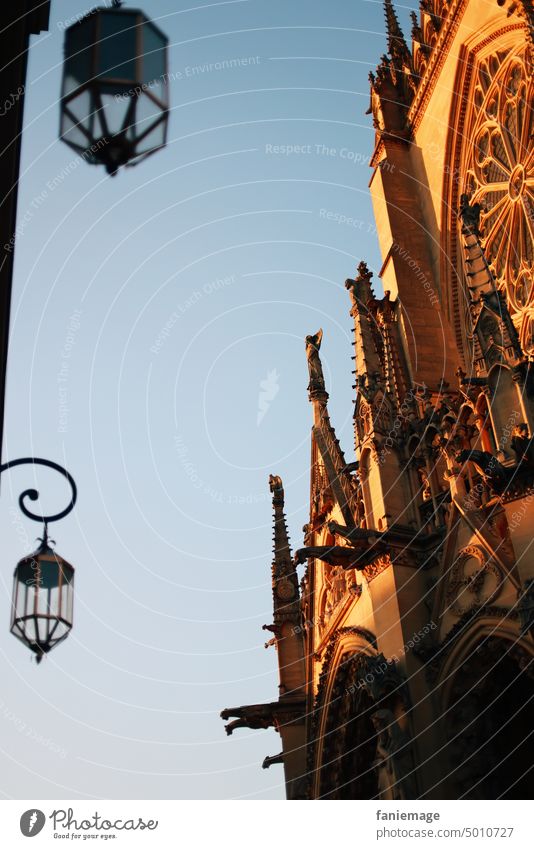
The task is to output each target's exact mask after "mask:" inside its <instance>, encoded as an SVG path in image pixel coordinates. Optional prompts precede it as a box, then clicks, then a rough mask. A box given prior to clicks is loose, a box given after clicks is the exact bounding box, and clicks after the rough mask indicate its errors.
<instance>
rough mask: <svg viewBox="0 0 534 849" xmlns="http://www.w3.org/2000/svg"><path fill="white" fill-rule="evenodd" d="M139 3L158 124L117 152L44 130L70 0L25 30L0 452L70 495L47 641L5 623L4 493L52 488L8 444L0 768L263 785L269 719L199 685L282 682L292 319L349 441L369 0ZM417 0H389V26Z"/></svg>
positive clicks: (368, 232) (30, 781)
mask: <svg viewBox="0 0 534 849" xmlns="http://www.w3.org/2000/svg"><path fill="white" fill-rule="evenodd" d="M140 5H141V6H142V7H143V9H144V11H145V12H146V13H147V14H148V15H149V16H150V17H152V18H153V19H154V20H155V21H156V22H157V23H158V24H159V26H160V28H161V29H163V30H164V31H165V32H166V33H167V35H168V36H169V39H170V72H171V75H173V77H174V78H173V80H172V82H171V102H172V111H171V118H170V131H169V144H168V146H167V148H166V149H165V150H164V151H162V152H159V153H158V154H156V155H155V156H153V157H152V158H151V159H149V160H147V161H146V162H144V163H142V164H141V165H139V166H138V167H136V168H132V169H128V170H123V171H121V172H120V173H119V174H118V176H117V177H115V178H110V177H108V176H107V175H106V174H105V172H104V170H103V169H99V168H95V167H91V166H89V165H88V164H86V163H85V162H81V161H80V160H79V159H76V157H75V156H74V154H73V151H71V150H70V149H69V148H68V147H66V146H65V145H64V144H62V143H60V142H59V141H58V138H57V132H58V125H59V108H58V96H59V91H60V79H61V62H62V42H63V31H64V28H65V26H66V25H68V24H69V23H70V22H71V21H72V19H73V17H74V16H76V15H78V14H80V13H83V12H84V11H87V9H88V8H90V6H91V3H89V2H87V1H86V2H82V0H52V18H51V22H50V30H49V32H48V33H43V34H42V35H41V36H40V37H37V38H34V40H33V42H32V46H31V50H30V60H29V72H28V88H27V93H26V115H25V131H24V136H23V155H22V168H21V180H20V193H19V238H18V241H17V246H16V265H15V286H14V301H13V311H12V326H11V343H10V354H9V368H8V391H7V399H6V401H7V404H6V410H7V412H6V433H5V444H4V455H3V459H4V460H5V459H13V458H15V457H19V456H27V455H29V454H34V455H37V456H43V457H46V458H48V459H51V460H55V461H56V462H60V463H63V464H65V465H66V466H67V467H68V469H69V470H70V471H71V473H72V474H73V475H74V477H75V478H76V481H77V483H78V486H79V502H78V505H77V507H76V510H75V512H74V513H72V514H71V515H70V516H69V517H68V518H67V519H65V520H63V521H62V522H60V523H58V524H57V525H54V526H52V527H51V531H53V533H52V537H53V538H54V539H55V540H56V541H57V546H56V547H57V550H58V552H59V553H61V554H62V555H63V556H64V557H66V558H67V559H68V560H70V561H71V562H72V563H73V565H74V566H75V568H76V595H75V625H74V629H73V631H72V633H71V635H70V637H69V638H68V640H67V641H66V642H65V643H64V644H63V645H61V646H60V647H58V648H57V650H55V651H54V652H52V653H51V654H50V655H49V656H48V657H47V658H46V659H45V660H44V661H43V662H42V664H41V665H40V666H37V665H36V664H35V663H34V662H31V661H30V652H29V651H28V650H27V649H26V648H25V647H24V646H23V645H22V644H21V643H19V642H18V641H16V640H15V638H14V637H12V636H11V635H10V634H9V632H8V621H9V611H10V595H11V580H12V571H13V567H14V565H15V563H16V562H17V561H18V560H19V559H20V558H21V557H22V556H23V555H24V554H26V553H27V552H28V551H29V550H31V549H32V548H33V546H34V538H35V537H36V536H37V535H38V534H39V532H40V529H39V526H38V525H36V524H34V523H32V522H30V521H27V520H26V519H24V518H23V517H22V516H21V514H20V513H19V512H18V508H17V497H18V494H19V493H20V492H21V491H22V490H23V489H25V488H27V487H31V486H33V485H36V486H37V488H40V489H41V490H42V492H43V496H44V498H43V503H44V506H45V508H46V509H49V510H50V511H54V510H56V509H61V508H62V507H63V506H64V504H65V503H66V501H65V499H66V498H67V497H68V496H67V490H66V487H65V488H64V487H63V485H62V481H61V479H60V480H57V479H56V478H57V476H56V475H54V474H53V473H52V472H47V471H45V470H43V471H41V470H39V472H38V473H35V472H34V470H33V469H32V468H30V467H26V468H22V469H16V470H15V471H13V472H12V473H11V474H9V475H8V474H6V475H4V476H3V481H2V510H1V513H0V523H1V534H2V540H3V546H2V550H3V555H4V556H3V560H2V568H1V584H0V587H1V592H2V599H1V605H2V610H3V613H2V621H3V622H4V625H3V627H2V628H1V629H0V651H1V652H2V657H3V675H2V688H1V690H0V746H1V753H0V756H1V758H2V767H3V768H2V784H1V792H2V794H3V796H4V797H6V798H27V799H31V798H34V799H39V798H49V799H61V798H64V799H65V798H78V797H79V798H91V797H95V798H155V799H158V798H160V799H169V798H201V799H212V798H219V799H220V798H264V799H269V798H275V799H276V798H282V797H283V795H284V788H283V773H282V768H281V767H280V766H274V767H271V769H269V770H262V769H261V762H262V760H263V758H264V756H265V755H274V754H277V753H278V752H279V751H280V739H279V737H278V735H277V734H275V733H274V731H247V730H238V731H237V732H235V733H234V735H233V736H232V737H231V738H226V735H225V734H224V730H223V723H222V721H221V720H220V718H219V712H220V710H221V709H222V708H225V707H233V706H237V705H242V704H249V703H251V704H252V703H256V702H261V701H270V700H273V699H275V698H276V697H277V693H278V690H277V673H276V655H275V651H274V649H272V648H271V649H269V650H267V651H266V650H265V649H264V647H263V645H264V642H265V640H266V639H267V638H268V637H269V636H270V635H269V634H266V633H265V632H264V631H262V630H261V626H262V624H264V623H269V622H271V617H272V606H271V600H272V596H271V587H270V562H271V506H270V493H269V489H268V476H269V474H270V473H276V474H279V475H281V476H282V478H283V481H284V485H285V491H286V511H287V514H288V523H289V527H290V531H291V537H292V543H293V545H294V547H298V545H300V544H301V542H302V531H301V529H302V525H303V524H304V523H305V522H306V520H307V513H308V495H309V451H310V448H309V436H310V427H311V413H310V407H309V403H308V400H307V393H306V385H307V369H306V360H305V354H304V341H303V340H304V336H305V335H306V334H308V333H314V332H315V331H317V330H318V328H319V327H320V326H322V327H323V329H324V340H323V347H322V353H323V362H324V366H325V373H326V375H327V380H328V388H329V391H330V394H331V404H330V411H331V416H332V419H333V422H334V424H335V426H336V428H337V432H338V436H339V437H340V438H341V439H342V444H343V447H344V448H345V452H346V455H347V458H348V460H350V459H352V445H353V437H352V421H351V415H352V400H353V397H354V393H353V391H352V389H351V385H352V383H353V376H352V374H351V369H352V361H351V359H350V357H351V354H352V351H351V340H352V335H351V333H350V324H351V320H350V318H349V315H348V308H349V299H348V295H347V293H346V291H345V288H344V281H345V279H346V278H347V277H349V276H354V272H355V268H356V265H357V263H358V262H359V260H360V259H362V258H365V259H367V261H368V263H369V265H370V267H371V268H373V269H374V270H375V272H376V271H378V269H379V267H380V257H379V253H378V248H377V241H376V237H375V234H374V221H373V216H372V211H371V203H370V198H369V195H368V182H369V179H370V177H371V171H370V169H369V167H368V159H369V155H370V153H371V151H372V146H373V137H374V133H373V130H372V126H371V119H370V117H369V116H366V115H365V112H366V110H367V108H368V106H369V87H368V81H367V76H368V73H369V71H370V70H371V69H373V68H374V67H375V66H376V64H377V62H378V61H379V57H380V55H381V54H382V53H383V52H384V50H385V37H384V24H383V13H382V3H381V2H374V0H329V2H324V0H290V2H288V0H228V1H227V2H213V3H198V4H197V3H194V4H192V3H190V2H182V0H154V2H148V0H146V2H144V3H142V4H140ZM416 6H417V3H416V0H410V2H405V3H404V4H400V3H399V4H398V9H399V17H400V19H401V22H402V23H403V24H404V27H405V32H407V34H409V22H408V14H409V10H410V9H413V8H416ZM224 60H239V61H237V62H233V63H228V62H227V63H226V65H225V66H224V67H222V68H221V66H220V64H219V65H218V64H217V63H223V62H224ZM245 60H246V61H245ZM229 64H231V65H232V67H229V66H228V65H229ZM210 66H211V67H210ZM288 146H291V147H293V149H294V148H295V147H296V146H297V147H299V149H298V150H297V151H295V150H294V152H292V153H291V152H288ZM329 213H330V214H329ZM346 219H352V221H347V220H346Z"/></svg>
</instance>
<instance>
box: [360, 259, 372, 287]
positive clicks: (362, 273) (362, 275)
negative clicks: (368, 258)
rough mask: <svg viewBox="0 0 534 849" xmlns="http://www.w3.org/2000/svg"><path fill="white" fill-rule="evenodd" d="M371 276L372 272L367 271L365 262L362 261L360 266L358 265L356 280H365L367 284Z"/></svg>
mask: <svg viewBox="0 0 534 849" xmlns="http://www.w3.org/2000/svg"><path fill="white" fill-rule="evenodd" d="M372 276H373V272H372V271H369V267H368V265H367V263H366V262H365V260H363V259H362V261H361V262H360V264H359V265H358V277H357V279H358V280H365V281H366V282H367V283H370V282H371V278H372Z"/></svg>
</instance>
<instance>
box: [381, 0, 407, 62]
mask: <svg viewBox="0 0 534 849" xmlns="http://www.w3.org/2000/svg"><path fill="white" fill-rule="evenodd" d="M384 15H385V18H386V33H387V39H388V51H389V53H390V55H391V56H392V57H393V58H399V59H402V60H404V61H405V62H407V64H410V63H411V55H410V51H409V50H408V45H407V44H406V39H405V38H404V33H403V31H402V29H401V26H400V24H399V19H398V18H397V13H396V11H395V7H394V6H393V0H384Z"/></svg>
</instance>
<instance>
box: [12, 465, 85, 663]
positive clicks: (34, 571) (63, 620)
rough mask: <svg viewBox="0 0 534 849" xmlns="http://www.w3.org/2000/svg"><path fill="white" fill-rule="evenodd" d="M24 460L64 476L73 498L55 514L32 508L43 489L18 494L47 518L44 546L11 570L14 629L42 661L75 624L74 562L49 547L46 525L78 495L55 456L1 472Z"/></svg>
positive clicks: (23, 506) (39, 519) (41, 519)
mask: <svg viewBox="0 0 534 849" xmlns="http://www.w3.org/2000/svg"><path fill="white" fill-rule="evenodd" d="M26 464H32V465H38V466H46V467H47V468H49V469H53V470H54V471H56V472H59V473H60V474H61V475H63V477H65V478H66V479H67V481H68V483H69V485H70V488H71V498H70V501H69V503H68V505H67V506H66V507H65V509H64V510H61V511H60V512H58V513H53V514H51V515H48V516H47V515H44V514H38V513H34V512H32V511H31V510H30V509H29V508H28V506H27V501H28V500H29V501H37V499H38V498H39V492H38V491H37V490H36V489H26V490H24V492H22V493H21V494H20V496H19V507H20V509H21V511H22V513H23V514H24V515H25V516H27V517H28V518H29V519H32V521H34V522H39V523H44V533H43V537H42V539H41V545H40V547H39V548H38V549H37V551H35V552H34V553H33V554H30V555H28V556H27V557H23V558H22V560H20V561H19V562H18V563H17V565H16V567H15V572H14V575H13V597H12V607H11V628H10V630H11V633H12V634H13V635H14V636H15V637H17V639H19V640H21V642H23V643H24V644H25V645H26V646H27V647H28V648H29V649H31V651H33V652H34V653H35V655H36V659H37V662H38V663H39V662H40V661H41V660H42V658H43V657H44V655H45V654H47V653H48V652H49V651H51V650H52V649H53V648H55V646H57V645H58V644H59V643H61V642H63V640H64V639H65V638H66V637H67V636H68V635H69V633H70V631H71V628H72V624H73V599H74V567H73V566H72V565H71V564H70V563H68V561H66V560H65V559H64V558H63V557H61V556H60V555H59V554H57V553H56V552H55V551H54V550H53V549H52V548H51V547H50V543H51V542H53V541H52V540H49V538H48V524H49V523H50V522H57V521H59V519H63V518H64V516H67V515H68V514H69V513H70V512H71V510H73V509H74V505H75V504H76V500H77V497H78V491H77V487H76V483H75V481H74V478H73V477H72V475H71V474H70V473H69V472H68V471H67V470H66V469H64V468H63V466H60V465H58V463H53V462H52V461H51V460H45V459H43V458H41V457H22V458H20V459H17V460H11V461H9V462H7V463H4V464H3V465H2V466H0V473H3V472H5V471H7V470H8V469H12V468H14V467H15V466H21V465H26Z"/></svg>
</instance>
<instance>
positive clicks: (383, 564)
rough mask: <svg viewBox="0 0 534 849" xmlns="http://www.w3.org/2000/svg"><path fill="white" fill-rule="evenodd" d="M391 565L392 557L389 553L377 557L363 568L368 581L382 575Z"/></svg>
mask: <svg viewBox="0 0 534 849" xmlns="http://www.w3.org/2000/svg"><path fill="white" fill-rule="evenodd" d="M390 566H391V557H390V556H389V554H384V555H383V556H382V557H377V558H376V559H375V560H373V562H372V563H370V564H369V566H366V567H365V569H364V570H363V574H364V577H365V580H366V581H367V583H371V581H374V579H375V578H376V577H378V575H381V574H382V572H384V571H385V570H386V569H389V567H390Z"/></svg>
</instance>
